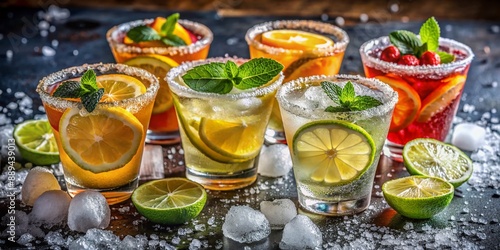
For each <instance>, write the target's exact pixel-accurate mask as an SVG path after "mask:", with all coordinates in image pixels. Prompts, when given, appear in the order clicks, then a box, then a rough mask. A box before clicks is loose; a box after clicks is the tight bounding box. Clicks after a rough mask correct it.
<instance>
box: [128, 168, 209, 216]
mask: <svg viewBox="0 0 500 250" xmlns="http://www.w3.org/2000/svg"><path fill="white" fill-rule="evenodd" d="M206 201H207V193H206V191H205V189H204V188H203V187H202V186H201V185H200V184H198V183H195V182H192V181H190V180H188V179H184V178H167V179H162V180H156V181H150V182H147V183H145V184H143V185H141V186H139V187H138V188H137V189H136V190H135V191H134V193H133V194H132V203H134V206H135V207H136V208H137V211H139V213H140V214H142V215H143V216H144V217H146V218H148V219H149V220H151V221H152V222H155V223H161V224H170V225H172V224H182V223H185V222H187V221H189V220H191V219H193V218H195V217H196V216H198V214H199V213H200V212H201V210H202V209H203V207H204V206H205V203H206Z"/></svg>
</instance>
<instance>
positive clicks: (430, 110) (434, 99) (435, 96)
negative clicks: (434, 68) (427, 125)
mask: <svg viewBox="0 0 500 250" xmlns="http://www.w3.org/2000/svg"><path fill="white" fill-rule="evenodd" d="M464 84H465V76H462V75H457V76H456V77H453V78H451V79H449V80H448V82H447V83H446V84H444V85H442V86H440V87H439V88H437V89H436V90H434V91H433V92H432V93H431V94H430V95H428V96H427V97H426V98H425V99H424V101H423V102H422V110H421V111H420V115H419V117H418V119H417V121H418V122H427V121H428V120H429V119H430V118H431V117H432V116H434V115H435V114H437V113H439V112H441V111H442V110H443V109H445V108H446V107H447V106H448V105H450V103H451V102H452V101H453V100H455V98H457V97H458V96H459V95H460V92H461V91H462V88H463V86H464Z"/></svg>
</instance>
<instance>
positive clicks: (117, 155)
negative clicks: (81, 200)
mask: <svg viewBox="0 0 500 250" xmlns="http://www.w3.org/2000/svg"><path fill="white" fill-rule="evenodd" d="M59 132H60V135H61V144H62V147H63V148H64V151H65V152H66V153H67V154H68V156H69V157H70V158H71V159H72V160H73V161H74V162H75V163H76V164H78V165H79V166H80V167H81V168H83V169H86V170H89V171H91V172H93V173H101V172H106V171H110V170H113V169H117V168H121V167H123V166H124V165H125V164H127V163H128V162H129V161H130V160H131V159H132V157H134V155H135V154H136V153H137V149H138V148H139V145H140V144H141V143H142V142H143V141H144V140H143V134H144V133H143V126H142V124H141V123H140V122H139V120H138V119H137V118H136V117H135V116H133V115H132V114H131V113H130V112H129V111H127V110H125V109H123V108H118V107H113V108H105V109H96V110H94V112H92V113H89V114H86V115H83V116H82V115H80V110H79V109H77V108H71V109H67V110H66V111H65V112H64V114H63V115H62V117H61V121H60V122H59Z"/></svg>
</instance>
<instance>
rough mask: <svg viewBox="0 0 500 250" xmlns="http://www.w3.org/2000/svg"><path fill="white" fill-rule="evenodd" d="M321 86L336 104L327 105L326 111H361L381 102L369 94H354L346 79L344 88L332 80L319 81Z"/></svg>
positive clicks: (349, 82)
mask: <svg viewBox="0 0 500 250" xmlns="http://www.w3.org/2000/svg"><path fill="white" fill-rule="evenodd" d="M321 88H323V91H324V92H325V93H326V95H327V96H328V97H330V99H332V101H333V102H334V103H336V104H337V105H338V106H328V107H327V108H326V109H325V111H326V112H332V113H333V112H346V111H361V110H365V109H369V108H373V107H376V106H379V105H381V104H382V102H380V101H379V100H377V99H375V98H373V97H371V96H366V95H356V92H355V91H354V86H353V85H352V82H351V81H348V82H347V83H346V84H345V85H344V88H342V87H340V86H338V85H336V84H335V83H333V82H329V81H323V82H321Z"/></svg>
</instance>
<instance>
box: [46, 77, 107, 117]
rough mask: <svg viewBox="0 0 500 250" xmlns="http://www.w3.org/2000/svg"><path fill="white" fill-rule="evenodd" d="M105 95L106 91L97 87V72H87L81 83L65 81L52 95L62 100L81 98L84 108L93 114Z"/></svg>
mask: <svg viewBox="0 0 500 250" xmlns="http://www.w3.org/2000/svg"><path fill="white" fill-rule="evenodd" d="M103 95H104V89H103V88H98V87H97V81H96V75H95V72H94V71H93V70H91V69H89V70H87V71H86V72H85V73H84V74H83V76H82V77H81V78H80V81H79V82H78V81H65V82H63V83H61V85H59V87H57V89H56V91H54V93H53V94H52V96H54V97H61V98H80V100H81V101H82V105H83V107H84V108H85V109H86V110H87V111H88V112H92V111H94V109H95V108H96V106H97V103H99V100H101V98H102V96H103Z"/></svg>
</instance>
